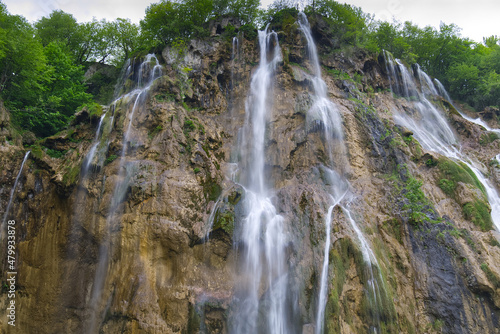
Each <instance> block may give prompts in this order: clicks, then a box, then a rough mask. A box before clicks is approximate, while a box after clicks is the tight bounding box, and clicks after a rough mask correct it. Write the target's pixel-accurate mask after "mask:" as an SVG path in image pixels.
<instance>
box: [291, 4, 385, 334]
mask: <svg viewBox="0 0 500 334" xmlns="http://www.w3.org/2000/svg"><path fill="white" fill-rule="evenodd" d="M298 23H299V26H300V28H301V30H302V32H303V33H304V36H305V38H306V40H307V50H308V53H309V60H310V63H311V67H312V69H313V75H314V76H313V77H312V78H311V81H312V83H313V89H314V93H315V96H314V103H313V106H312V107H311V108H310V110H309V112H308V115H307V117H308V118H309V122H312V123H313V124H314V123H316V125H314V126H316V127H317V126H319V127H320V128H321V129H322V130H323V134H324V137H325V142H326V147H327V150H328V155H329V162H330V163H331V164H332V165H335V161H334V159H333V155H332V152H333V151H334V149H337V151H338V153H339V154H337V155H336V156H337V159H341V161H340V163H339V161H337V165H341V164H342V163H345V164H347V161H344V159H346V158H345V157H346V154H345V152H346V151H345V144H344V140H343V131H342V127H341V124H342V121H341V118H340V115H339V113H338V111H337V108H336V106H335V104H333V102H331V101H330V100H329V99H328V96H327V86H326V83H325V82H324V80H323V79H322V77H321V67H320V64H319V58H318V53H317V50H316V45H315V43H314V40H313V38H312V35H311V29H310V26H309V22H308V20H307V17H306V15H305V14H304V13H302V12H301V13H299V20H298ZM318 123H319V124H318ZM334 140H337V141H338V144H337V145H336V147H335V148H334V146H333V145H334ZM322 169H323V171H324V174H325V175H326V179H327V183H328V184H329V185H331V187H330V197H331V200H332V203H333V204H332V205H331V206H330V207H329V208H328V213H327V215H326V217H325V232H326V240H325V247H324V255H323V266H322V270H321V280H320V290H319V296H318V310H317V314H316V326H315V333H317V334H322V333H323V332H324V312H325V306H326V296H327V289H328V263H329V252H330V242H331V241H330V232H331V220H332V213H333V209H334V208H335V206H337V205H340V203H341V201H342V200H343V199H344V197H345V195H346V194H347V192H348V189H349V183H348V181H347V180H346V179H345V178H344V177H342V176H340V175H339V174H338V172H336V171H334V170H331V169H329V168H327V167H324V166H323V167H322ZM342 209H343V211H344V213H345V215H346V217H347V218H348V220H349V222H350V223H351V226H352V227H353V230H354V231H355V233H356V236H357V238H358V240H359V242H360V245H361V249H362V253H363V258H364V259H365V266H366V268H367V271H368V272H369V274H370V278H369V279H368V282H367V283H368V294H369V295H372V296H373V298H369V300H370V302H372V301H374V302H373V303H371V305H370V307H371V308H372V310H373V311H374V313H375V315H376V319H375V326H374V328H373V330H374V332H375V333H377V332H378V331H379V328H380V317H379V313H380V312H379V308H380V307H381V304H380V302H379V301H378V299H377V297H378V296H379V295H380V289H379V285H378V282H377V280H376V279H375V278H374V276H373V269H372V265H375V266H376V267H377V268H378V262H377V259H376V258H375V256H374V254H373V252H372V250H371V248H370V246H369V244H368V242H367V241H366V238H365V237H364V235H363V233H362V232H361V230H360V229H359V227H358V226H357V224H356V222H355V221H354V219H352V216H351V213H350V211H349V210H348V209H347V207H345V206H342ZM379 272H380V271H379ZM379 279H380V281H381V282H383V280H382V277H381V276H380V277H379ZM384 291H385V290H384Z"/></svg>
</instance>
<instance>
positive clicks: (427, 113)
mask: <svg viewBox="0 0 500 334" xmlns="http://www.w3.org/2000/svg"><path fill="white" fill-rule="evenodd" d="M384 56H385V60H386V61H385V63H386V66H387V72H388V73H389V75H390V76H391V77H392V78H394V81H395V82H398V81H401V82H400V83H399V84H400V85H402V86H405V87H410V89H411V90H412V91H415V92H416V96H417V98H418V100H417V101H415V102H413V103H414V105H415V107H416V110H417V111H418V113H419V115H417V116H419V118H418V119H414V118H413V117H410V116H409V115H407V114H405V113H398V114H396V115H395V116H394V119H395V121H396V123H399V124H401V125H403V126H405V127H407V128H408V129H410V130H412V131H413V133H414V136H415V138H417V140H418V141H419V142H420V144H421V145H422V146H423V147H424V148H425V149H426V150H429V151H433V152H437V153H439V154H442V155H444V156H446V157H448V158H450V159H452V160H455V161H459V162H462V163H463V164H465V165H466V166H467V167H468V168H470V170H471V171H472V172H473V173H474V174H475V175H476V177H477V178H478V180H479V182H481V184H482V185H483V187H484V189H485V191H486V197H487V199H488V202H489V204H490V207H491V218H492V221H493V224H494V225H495V227H496V229H497V230H500V196H499V195H498V192H497V190H496V189H495V188H494V187H493V186H492V185H491V184H490V182H489V180H488V179H487V178H486V177H485V176H484V175H483V173H482V172H481V171H480V170H479V167H478V166H477V163H476V162H474V160H472V159H471V158H470V157H468V156H466V155H465V154H463V153H462V152H461V151H460V149H457V147H456V145H458V144H459V143H458V141H457V140H456V138H455V135H454V133H453V131H452V130H451V128H450V126H449V125H448V122H447V121H446V119H445V118H444V115H443V114H442V113H441V112H439V110H438V109H437V108H436V107H435V106H434V105H433V104H432V103H431V102H429V100H428V99H427V98H426V97H425V94H423V93H420V92H418V90H417V87H416V85H415V83H414V81H413V79H412V76H411V75H410V74H409V71H408V69H407V68H406V67H405V66H404V65H403V64H401V62H399V61H398V60H397V59H395V60H394V59H393V58H392V56H391V55H390V54H389V53H388V52H385V53H384ZM398 74H399V76H400V77H401V79H400V80H398ZM419 76H420V77H422V76H427V74H425V73H424V72H423V71H421V70H420V73H419ZM429 81H430V79H428V80H427V79H426V82H429ZM392 82H393V80H392V79H391V89H392V91H393V92H401V89H400V88H399V87H396V86H393V85H392ZM430 82H432V81H430ZM438 90H439V91H440V93H441V94H442V95H443V96H442V97H443V98H445V99H448V100H449V96H448V94H447V93H446V90H445V89H444V87H443V86H442V85H440V83H439V85H438V87H437V90H435V91H436V92H437V91H438ZM413 96H415V95H413ZM403 97H406V98H408V99H409V98H410V95H403ZM449 101H451V100H449ZM469 120H470V119H469ZM473 122H474V121H473ZM475 123H476V122H475ZM485 128H486V127H485ZM486 129H488V128H486Z"/></svg>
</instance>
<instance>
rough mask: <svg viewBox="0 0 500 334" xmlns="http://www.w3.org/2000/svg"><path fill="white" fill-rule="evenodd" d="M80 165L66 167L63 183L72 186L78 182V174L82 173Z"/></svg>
mask: <svg viewBox="0 0 500 334" xmlns="http://www.w3.org/2000/svg"><path fill="white" fill-rule="evenodd" d="M80 169H81V168H80V165H77V166H67V167H66V168H65V169H64V175H63V179H62V181H63V183H64V185H66V186H71V185H74V184H76V182H77V181H78V176H79V175H80Z"/></svg>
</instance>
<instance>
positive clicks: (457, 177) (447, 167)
mask: <svg viewBox="0 0 500 334" xmlns="http://www.w3.org/2000/svg"><path fill="white" fill-rule="evenodd" d="M438 168H439V170H440V172H441V177H440V181H439V184H438V185H439V187H440V188H441V189H443V191H444V192H445V193H446V194H448V195H451V194H454V193H455V190H456V188H457V183H458V182H463V183H467V184H472V185H473V186H475V187H476V188H478V189H479V190H481V192H482V193H483V194H485V196H486V190H485V189H484V186H483V185H482V184H481V182H479V180H478V178H477V176H476V175H475V174H474V172H473V171H472V170H471V169H470V168H469V167H468V166H467V165H465V164H464V163H461V162H460V163H456V162H454V161H452V160H450V159H447V158H440V159H439V160H438Z"/></svg>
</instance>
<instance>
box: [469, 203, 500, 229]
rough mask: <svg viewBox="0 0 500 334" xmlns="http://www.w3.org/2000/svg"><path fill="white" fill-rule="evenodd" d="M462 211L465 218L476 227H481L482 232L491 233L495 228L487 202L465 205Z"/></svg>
mask: <svg viewBox="0 0 500 334" xmlns="http://www.w3.org/2000/svg"><path fill="white" fill-rule="evenodd" d="M462 209H463V212H464V214H465V218H467V219H469V220H471V221H472V222H473V223H474V225H476V226H478V227H480V228H481V230H482V231H489V230H491V229H492V228H493V222H492V220H491V215H490V210H489V208H488V205H487V204H486V203H485V202H483V201H481V200H475V201H474V202H472V203H467V204H465V205H464V206H463V208H462Z"/></svg>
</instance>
